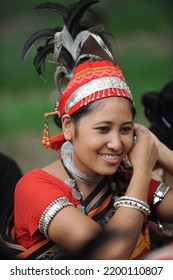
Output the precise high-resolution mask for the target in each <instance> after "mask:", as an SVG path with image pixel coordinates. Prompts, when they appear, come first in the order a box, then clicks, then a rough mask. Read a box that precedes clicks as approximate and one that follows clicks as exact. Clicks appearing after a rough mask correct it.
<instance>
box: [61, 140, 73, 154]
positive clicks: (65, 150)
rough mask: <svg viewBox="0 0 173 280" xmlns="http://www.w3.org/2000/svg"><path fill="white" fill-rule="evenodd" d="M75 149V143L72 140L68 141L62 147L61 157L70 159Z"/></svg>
mask: <svg viewBox="0 0 173 280" xmlns="http://www.w3.org/2000/svg"><path fill="white" fill-rule="evenodd" d="M73 151H74V148H73V145H72V143H71V142H70V141H68V140H67V141H66V142H65V143H64V144H63V145H62V147H61V158H62V159H69V158H71V156H72V153H73Z"/></svg>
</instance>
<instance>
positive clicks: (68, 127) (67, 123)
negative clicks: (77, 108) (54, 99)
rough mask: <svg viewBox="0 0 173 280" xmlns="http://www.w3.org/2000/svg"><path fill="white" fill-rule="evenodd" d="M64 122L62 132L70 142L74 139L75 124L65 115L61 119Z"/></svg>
mask: <svg viewBox="0 0 173 280" xmlns="http://www.w3.org/2000/svg"><path fill="white" fill-rule="evenodd" d="M61 121H62V131H63V133H64V137H65V139H66V140H68V141H70V140H71V139H72V131H73V123H72V121H71V118H70V116H69V115H68V114H64V115H63V116H62V118H61Z"/></svg>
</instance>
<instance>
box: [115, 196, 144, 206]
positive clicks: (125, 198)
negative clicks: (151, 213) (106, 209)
mask: <svg viewBox="0 0 173 280" xmlns="http://www.w3.org/2000/svg"><path fill="white" fill-rule="evenodd" d="M120 199H121V200H131V201H135V202H138V203H140V204H142V205H144V206H145V207H149V205H148V203H147V202H145V201H143V200H140V199H138V198H136V197H131V196H121V197H120Z"/></svg>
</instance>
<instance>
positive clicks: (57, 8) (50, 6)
mask: <svg viewBox="0 0 173 280" xmlns="http://www.w3.org/2000/svg"><path fill="white" fill-rule="evenodd" d="M34 9H46V10H50V11H53V12H55V13H58V14H60V15H62V16H63V18H64V19H65V18H66V17H67V15H68V12H69V9H68V8H67V7H65V6H64V5H62V4H59V3H52V2H46V3H42V4H40V5H37V6H35V7H34Z"/></svg>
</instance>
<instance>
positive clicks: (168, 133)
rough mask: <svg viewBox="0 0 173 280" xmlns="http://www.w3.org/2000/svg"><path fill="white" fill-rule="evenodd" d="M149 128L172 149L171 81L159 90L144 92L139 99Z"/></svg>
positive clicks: (172, 108) (172, 91)
mask: <svg viewBox="0 0 173 280" xmlns="http://www.w3.org/2000/svg"><path fill="white" fill-rule="evenodd" d="M141 102H142V105H143V106H144V113H145V116H146V117H147V119H148V120H149V122H150V126H149V129H150V131H152V132H153V133H154V134H155V135H156V136H157V137H158V139H159V140H160V141H161V142H163V143H164V144H165V145H166V146H167V147H169V148H170V149H173V82H172V81H171V82H169V83H168V84H166V85H165V86H164V87H163V89H162V90H161V91H160V92H153V91H150V92H146V93H144V94H143V96H142V99H141Z"/></svg>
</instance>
